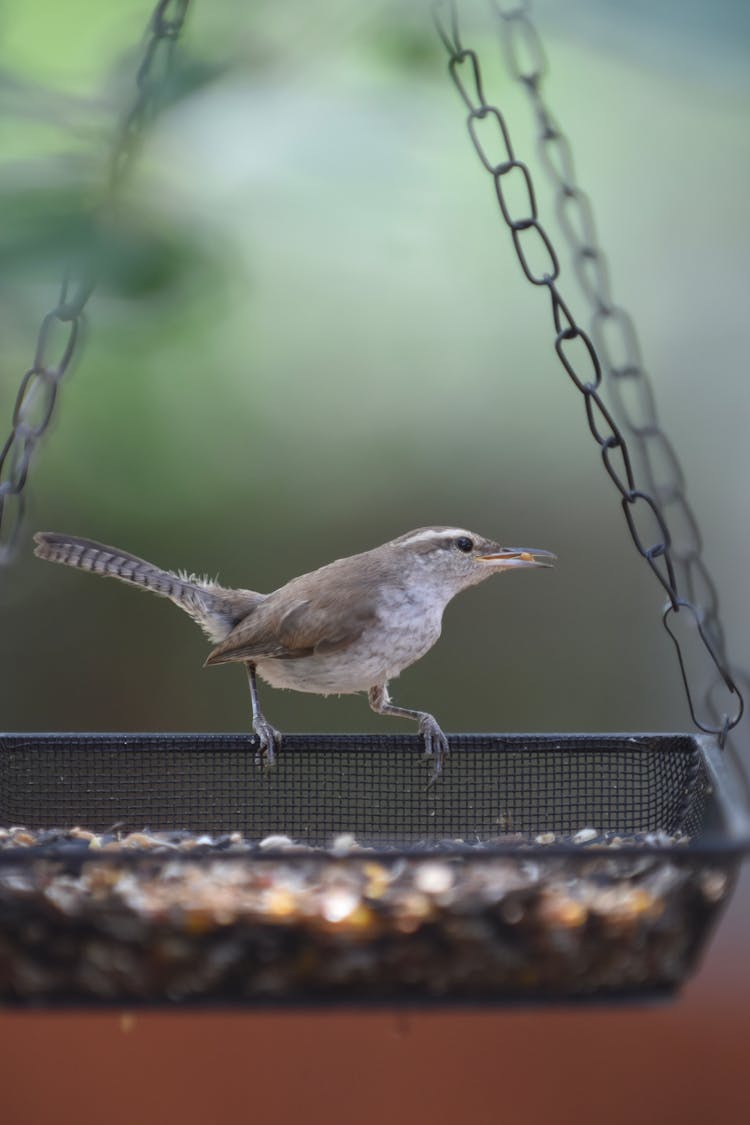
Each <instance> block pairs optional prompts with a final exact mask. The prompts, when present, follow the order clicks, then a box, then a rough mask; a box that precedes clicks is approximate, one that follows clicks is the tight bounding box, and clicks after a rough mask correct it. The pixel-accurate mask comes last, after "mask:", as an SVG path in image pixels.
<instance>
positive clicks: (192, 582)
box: [34, 531, 263, 642]
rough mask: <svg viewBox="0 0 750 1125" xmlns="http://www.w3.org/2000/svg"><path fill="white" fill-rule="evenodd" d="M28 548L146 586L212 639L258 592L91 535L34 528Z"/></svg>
mask: <svg viewBox="0 0 750 1125" xmlns="http://www.w3.org/2000/svg"><path fill="white" fill-rule="evenodd" d="M34 542H35V543H36V547H35V548H34V554H35V555H36V556H37V557H38V558H40V559H46V560H47V561H48V562H56V563H64V564H65V566H72V567H75V568H77V569H78V570H88V571H90V572H91V573H92V574H100V575H102V577H104V578H118V579H119V580H120V581H121V582H126V583H128V585H130V586H139V587H140V588H141V589H143V590H151V591H152V593H154V594H158V595H159V596H160V597H163V598H169V600H170V601H172V602H174V604H175V605H177V606H179V607H180V609H183V610H185V612H186V613H188V614H189V615H190V616H191V617H192V618H193V620H194V621H196V622H197V623H198V625H200V626H201V628H202V629H203V630H204V632H205V633H206V634H207V635H208V637H209V638H210V639H211V640H212V641H214V642H217V641H220V640H223V639H224V637H226V635H227V633H229V632H230V631H231V629H233V628H234V626H235V625H236V624H237V623H238V622H239V621H241V620H242V618H243V617H246V616H247V615H248V613H250V612H251V611H252V610H253V609H254V608H255V606H256V605H258V604H259V603H260V602H261V601H263V595H262V594H257V593H255V591H253V590H227V589H225V588H224V587H222V586H219V585H217V584H216V583H214V582H209V581H208V580H207V579H205V580H199V579H196V578H194V577H192V576H190V577H188V576H187V575H182V574H175V573H174V572H173V571H171V570H162V569H161V567H158V566H154V564H153V563H150V562H147V561H146V560H145V559H141V558H138V556H137V555H131V554H130V553H129V552H128V551H121V550H120V549H119V547H108V546H107V545H106V544H104V543H97V542H96V540H94V539H83V538H79V537H78V536H72V535H60V534H59V533H57V532H55V531H40V532H38V533H37V534H36V535H35V536H34Z"/></svg>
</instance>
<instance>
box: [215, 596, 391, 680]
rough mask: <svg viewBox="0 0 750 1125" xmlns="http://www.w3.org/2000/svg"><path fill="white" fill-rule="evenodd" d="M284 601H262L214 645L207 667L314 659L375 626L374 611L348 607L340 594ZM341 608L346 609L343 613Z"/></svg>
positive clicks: (360, 603) (367, 607) (363, 604)
mask: <svg viewBox="0 0 750 1125" xmlns="http://www.w3.org/2000/svg"><path fill="white" fill-rule="evenodd" d="M282 593H283V594H284V595H285V596H284V597H278V598H277V597H276V595H275V594H269V596H268V597H267V598H266V600H265V601H264V602H263V603H262V604H261V605H260V606H258V608H257V609H255V610H253V611H252V612H251V613H250V614H249V615H248V616H247V617H246V618H245V619H244V620H242V621H240V623H239V624H238V625H237V626H235V628H234V629H233V630H232V631H231V633H229V634H228V635H227V637H225V639H224V640H223V641H222V642H221V644H218V645H217V646H216V648H214V649H213V650H212V652H211V653H210V654H209V656H208V659H207V660H206V664H226V663H228V662H230V661H235V660H253V659H256V660H259V659H265V660H269V659H279V660H294V659H299V658H300V657H303V656H311V655H313V653H321V654H323V653H328V652H336V651H337V650H338V649H341V648H344V647H345V646H346V645H348V644H351V643H352V642H353V641H355V640H356V639H357V638H358V637H359V636H361V634H362V632H363V631H364V629H365V628H366V627H367V625H369V624H370V623H372V622H373V621H374V620H375V606H374V604H372V603H370V602H367V601H357V602H355V603H353V602H352V599H351V598H347V597H344V596H343V595H344V591H343V590H341V589H340V588H338V589H335V590H333V589H332V590H330V591H329V592H325V593H324V592H320V593H319V594H318V596H316V597H315V599H314V600H313V599H308V598H304V597H300V599H299V600H295V601H293V602H292V604H291V605H290V604H289V590H288V588H287V589H286V590H285V591H279V594H280V595H281V594H282ZM342 604H348V605H349V606H350V607H352V608H351V609H348V610H347V611H346V612H345V613H344V612H342Z"/></svg>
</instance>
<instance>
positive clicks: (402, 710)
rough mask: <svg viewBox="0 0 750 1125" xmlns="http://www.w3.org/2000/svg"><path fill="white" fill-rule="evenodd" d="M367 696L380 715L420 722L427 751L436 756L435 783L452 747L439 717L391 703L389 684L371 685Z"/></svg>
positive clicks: (433, 772) (433, 781)
mask: <svg viewBox="0 0 750 1125" xmlns="http://www.w3.org/2000/svg"><path fill="white" fill-rule="evenodd" d="M367 698H368V700H369V703H370V706H371V707H372V709H373V711H376V712H377V713H378V715H395V716H397V717H398V718H402V719H414V721H415V722H417V723H418V724H419V733H420V734H421V735H422V737H423V738H424V748H425V752H426V753H427V754H428V755H430V756H431V757H432V756H434V758H435V767H434V769H433V771H432V777H431V778H430V782H429V784H430V785H434V783H435V782H436V781H437V779H438V777H439V776H440V771H441V770H442V768H443V762H444V760H445V756H446V754H447V753H448V750H449V749H450V747H449V746H448V739H447V738H446V737H445V735H444V734H443V732H442V730H441V729H440V727H439V726H438V722H437V719H435V718H433V716H432V715H430V714H429V713H428V712H427V711H414V710H412V708H410V707H397V706H396V704H395V703H391V697H390V696H389V694H388V685H387V684H377V685H376V686H375V687H371V688H370V690H369V691H368V693H367Z"/></svg>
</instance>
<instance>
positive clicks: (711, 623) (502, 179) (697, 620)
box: [433, 0, 744, 745]
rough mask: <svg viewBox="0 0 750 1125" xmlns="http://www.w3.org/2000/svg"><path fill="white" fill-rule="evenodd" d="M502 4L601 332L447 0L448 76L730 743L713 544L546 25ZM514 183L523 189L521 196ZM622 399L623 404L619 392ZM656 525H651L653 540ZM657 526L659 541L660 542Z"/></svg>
mask: <svg viewBox="0 0 750 1125" xmlns="http://www.w3.org/2000/svg"><path fill="white" fill-rule="evenodd" d="M494 6H495V8H496V10H497V12H498V14H499V15H500V16H501V18H502V19H503V20H505V21H506V23H507V35H506V37H505V46H506V58H507V62H508V68H509V70H510V72H511V74H513V75H514V77H515V78H516V79H517V80H518V81H520V82H522V83H523V84H524V85H525V86H526V87H527V89H528V90H529V91H530V93H531V96H532V98H534V104H535V107H536V108H537V112H538V114H539V120H540V125H541V128H542V140H541V149H542V159H543V163H544V164H545V167H546V168H547V170H548V173H549V175H550V176H551V177H552V179H553V181H554V182H555V183H556V184H557V186H558V189H559V199H560V200H561V202H560V204H559V211H560V213H561V223H562V226H563V230H566V236H567V237H569V240H570V241H571V242H572V244H573V245H574V246H575V248H576V249H577V252H578V253H577V258H576V273H577V275H578V277H579V280H580V281H581V285H582V287H583V290H584V293H586V295H587V296H588V297H589V299H590V301H591V303H592V304H593V305H594V310H595V311H594V316H593V325H592V332H591V335H589V334H588V333H587V332H586V331H585V330H584V329H583V328H582V327H581V326H580V325H579V324H578V323H577V322H576V320H575V319H574V317H573V314H572V312H571V311H570V308H569V307H568V305H567V304H566V303H565V301H564V300H563V298H562V295H561V293H560V291H559V288H558V284H557V283H558V279H559V277H560V263H559V260H558V257H557V253H556V251H555V248H554V246H553V244H552V242H551V240H550V238H549V235H548V234H547V232H546V230H545V229H544V227H543V226H542V224H541V222H540V221H539V218H538V208H537V202H536V194H535V191H534V184H533V180H532V177H531V173H530V172H529V169H528V166H527V165H526V164H525V163H524V161H522V160H519V159H517V157H516V155H515V152H514V149H513V144H512V141H511V137H510V132H509V130H508V126H507V123H506V121H505V118H504V116H503V114H502V112H501V111H500V109H498V107H497V106H495V105H492V104H490V103H489V102H488V101H487V99H486V97H485V93H484V87H483V78H482V71H481V67H480V63H479V58H478V56H477V53H476V51H474V50H471V49H469V48H466V47H464V45H463V42H462V40H461V34H460V31H459V27H458V15H457V10H456V4H455V2H454V0H448V2H445V0H443V2H438V3H436V4H435V5H434V7H433V14H434V19H435V25H436V28H437V32H438V35H439V36H440V39H441V40H442V42H443V45H444V47H445V49H446V51H447V53H448V57H449V61H448V70H449V73H450V75H451V78H452V79H453V82H454V84H455V86H456V89H457V90H458V93H459V95H460V97H461V99H462V101H463V102H464V104H465V106H466V108H467V110H468V117H467V129H468V133H469V137H470V139H471V142H472V145H473V146H474V149H475V150H476V152H477V155H478V156H479V159H480V161H481V162H482V164H483V166H484V168H485V169H486V171H487V172H488V173H489V174H490V175H491V176H492V178H493V182H494V187H495V194H496V196H497V201H498V205H499V208H500V212H501V214H502V217H503V221H504V222H505V224H506V226H507V227H508V229H509V231H510V234H511V238H512V240H513V245H514V248H515V251H516V256H517V258H518V261H519V264H520V266H521V269H522V270H523V273H524V275H525V276H526V278H527V280H528V281H529V282H530V283H531V284H532V285H535V286H539V287H543V288H546V289H547V291H548V293H549V296H550V300H551V306H552V319H553V322H554V327H555V333H556V335H555V339H554V348H555V351H556V353H557V356H558V358H559V360H560V362H561V364H562V366H563V368H564V370H565V371H566V373H567V374H568V376H569V377H570V379H571V380H572V382H573V383H574V385H575V386H576V388H577V389H578V390H579V391H580V393H581V395H582V396H583V400H584V406H585V409H586V418H587V421H588V426H589V430H590V432H591V435H592V437H593V438H594V441H595V442H596V443H597V445H598V446H599V449H600V451H601V455H602V460H603V463H604V467H605V469H606V471H607V473H608V475H609V477H610V479H611V480H612V482H613V484H614V485H615V487H616V488H617V490H618V492H619V493H620V502H621V506H622V510H623V515H624V517H625V520H626V523H627V526H628V530H629V532H630V535H631V538H632V540H633V543H634V544H635V547H636V550H637V551H638V553H639V554H640V555H641V556H642V557H643V558H644V559H645V560H646V563H647V564H648V566H649V567H650V568H651V570H652V571H653V573H654V575H655V577H656V579H657V580H658V581H659V583H660V584H661V586H662V588H663V589H664V591H665V593H666V595H667V598H668V603H667V606H666V609H665V610H664V613H663V624H664V627H665V629H666V630H667V632H668V633H669V635H670V637H671V638H672V640H673V642H674V644H675V647H676V649H677V656H678V662H679V667H680V672H681V675H682V680H683V684H684V687H685V692H686V695H687V701H688V707H689V708H690V714H691V717H692V719H693V722H694V723H695V725H696V726H697V727H699V728H700V729H701V730H703V731H705V732H707V733H710V734H715V735H717V736H718V738H719V741H720V743H721V744H722V745H723V744H724V741H725V739H726V736H727V733H728V732H729V731H730V730H732V729H733V728H734V727H735V726H737V724H738V723H739V721H740V719H741V718H742V713H743V710H744V700H743V698H742V695H741V694H740V692H739V690H738V688H737V686H736V684H735V682H734V680H733V678H732V675H731V673H730V670H729V668H728V664H727V660H726V656H725V653H724V637H723V632H722V630H721V626H720V623H719V619H718V597H717V592H716V587H715V585H714V584H713V582H712V580H711V579H710V576H709V575H708V572H707V570H706V568H705V565H704V564H703V562H702V560H701V558H700V551H701V548H702V542H701V538H700V533H699V530H698V526H697V522H696V519H695V516H694V515H693V512H692V510H691V509H690V508H689V506H688V504H687V501H686V499H685V493H684V477H683V474H682V470H681V468H680V466H679V462H678V461H677V457H676V454H675V453H674V450H673V448H672V446H671V444H670V443H669V441H668V440H667V438H666V436H665V435H664V433H663V432H662V430H661V428H660V426H659V424H658V420H657V417H656V411H655V404H654V399H653V394H652V392H651V388H650V385H649V384H648V381H647V379H646V378H645V372H644V369H643V365H642V363H641V359H640V349H639V345H638V340H637V336H636V333H635V328H634V326H633V323H632V321H631V319H630V317H629V316H628V314H627V313H626V312H625V311H624V310H623V309H620V308H619V307H618V306H616V305H614V303H613V301H612V299H611V295H610V289H609V276H608V272H607V268H606V263H605V261H604V258H603V255H602V253H601V251H600V250H599V248H598V246H597V243H596V239H595V229H594V222H593V216H592V213H591V208H590V206H589V204H588V200H587V199H586V197H585V195H584V194H583V192H581V191H580V189H579V188H578V187H577V185H576V183H575V172H574V167H573V159H572V154H571V150H570V146H569V144H568V141H567V139H566V138H565V137H564V136H563V135H562V133H561V132H560V130H559V129H558V128H557V126H556V125H555V123H554V121H553V119H552V117H551V115H550V114H549V112H548V111H547V107H546V105H545V104H544V103H543V102H542V100H541V95H540V93H539V85H540V82H541V79H542V77H543V75H544V73H545V70H546V59H545V56H544V51H543V48H542V45H541V41H540V39H539V36H538V34H537V32H536V29H535V28H534V27H533V25H532V24H531V22H530V20H529V19H528V15H527V12H528V2H523V3H521V4H516V5H515V6H514V7H513V9H511V10H509V11H507V12H506V11H505V10H504V9H501V8H500V6H499V5H497V4H495V5H494ZM513 179H515V181H516V183H515V184H514V185H513V189H511V186H510V185H511V184H512V181H513ZM521 189H522V190H521ZM519 194H521V195H522V196H523V198H524V200H525V205H524V207H523V208H521V209H520V210H519V209H517V210H516V211H515V212H514V211H512V210H511V207H510V202H509V200H510V199H511V198H516V199H517V198H518V196H519ZM576 222H577V224H578V227H579V230H580V233H579V234H575V233H571V234H570V235H568V231H570V232H575V225H574V224H575V223H576ZM540 262H541V263H542V264H541V265H540V264H539V263H540ZM608 334H609V336H610V337H611V336H616V335H617V334H619V344H620V352H619V358H617V352H616V351H615V349H614V347H613V343H614V341H613V340H612V339H611V338H608ZM600 356H602V357H603V363H604V368H605V370H606V371H607V373H608V374H610V373H611V376H612V385H613V386H616V387H617V386H619V385H620V384H621V383H622V382H623V381H624V380H627V379H632V380H634V379H636V377H637V378H638V387H639V390H638V392H637V394H638V396H639V403H640V409H641V415H640V418H638V416H637V415H634V414H631V413H629V412H628V410H627V409H626V410H623V416H624V419H625V421H624V423H623V425H624V428H627V429H628V430H629V431H630V433H631V436H632V437H633V438H634V439H635V441H636V443H638V444H640V445H642V446H644V447H646V443H647V442H652V443H653V445H652V448H653V449H654V450H656V449H658V450H659V452H660V454H661V455H662V457H663V459H664V460H665V461H666V463H667V465H668V466H669V468H670V472H671V476H669V477H668V478H667V482H666V484H661V483H660V484H657V482H656V481H655V479H654V477H655V470H654V464H655V459H654V458H649V459H647V458H646V457H644V463H645V464H646V465H647V466H648V468H647V473H646V475H647V483H648V489H646V488H643V487H639V485H638V482H637V480H636V475H635V471H634V469H633V463H632V458H631V454H630V450H629V448H628V445H627V443H626V441H625V437H624V435H623V432H622V430H621V429H620V426H619V425H618V423H617V422H616V420H615V418H614V417H613V414H612V413H611V412H610V410H609V409H608V408H607V406H606V404H605V402H604V401H603V398H602V395H601V393H600V388H601V383H602V360H600ZM618 380H619V382H618ZM615 397H616V398H617V394H616V395H615ZM618 405H624V396H623V403H618ZM654 456H656V454H655V455H654ZM670 503H671V504H679V507H680V515H681V516H682V520H683V525H684V527H686V528H687V535H686V538H685V543H684V544H683V545H682V547H680V548H675V547H674V546H673V543H672V537H671V535H670V531H669V527H668V522H667V519H666V517H665V515H664V512H663V510H662V506H663V505H664V506H666V505H667V504H670ZM647 527H648V528H651V532H650V533H648V534H647V532H646V528H647ZM654 531H655V537H653V538H652V536H654ZM649 540H651V541H649ZM678 575H679V577H678ZM698 578H699V579H700V582H701V583H702V585H703V588H704V596H703V599H702V605H703V607H704V608H699V605H696V600H697V597H696V589H697V586H698ZM683 583H684V593H683ZM699 604H701V603H699ZM681 612H682V613H684V615H685V616H686V617H689V618H691V619H692V621H693V622H694V624H695V626H696V629H695V635H696V636H697V637H698V638H699V639H700V642H701V645H702V647H703V650H704V654H705V655H707V656H708V659H709V660H710V662H711V664H712V665H713V668H714V669H715V671H716V673H717V674H718V676H719V678H720V680H721V682H722V683H723V684H724V686H725V687H726V689H727V691H728V692H729V693H730V694H731V695H732V696H734V697H735V708H734V712H733V714H731V715H730V714H727V713H723V714H721V716H720V719H719V720H717V721H716V722H714V723H713V724H711V723H710V722H708V721H704V720H702V719H701V718H699V716H698V714H697V711H696V707H695V702H694V698H693V692H692V690H691V684H690V678H689V674H688V670H687V660H686V654H685V653H684V652H683V645H682V643H681V642H680V640H679V639H678V637H677V635H676V633H675V632H674V631H673V625H674V622H673V620H672V617H673V615H674V614H679V613H681Z"/></svg>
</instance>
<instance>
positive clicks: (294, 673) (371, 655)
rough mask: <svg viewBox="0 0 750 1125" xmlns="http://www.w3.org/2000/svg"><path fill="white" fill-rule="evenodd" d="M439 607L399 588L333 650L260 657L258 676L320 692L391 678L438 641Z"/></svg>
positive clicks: (366, 685) (277, 684)
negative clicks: (355, 634) (370, 619)
mask: <svg viewBox="0 0 750 1125" xmlns="http://www.w3.org/2000/svg"><path fill="white" fill-rule="evenodd" d="M442 610H443V607H442V605H437V604H435V603H434V602H432V600H427V601H425V600H424V599H420V598H419V597H418V596H416V597H409V596H407V595H401V594H400V593H399V592H398V591H397V592H394V593H390V594H386V595H384V597H383V598H382V599H381V602H380V604H379V605H378V609H377V613H376V616H375V620H374V621H373V622H372V623H371V624H369V625H367V626H366V627H365V629H364V630H363V631H362V633H361V634H360V636H359V637H357V638H356V639H355V640H353V641H352V642H351V643H350V644H348V645H345V646H343V647H342V648H340V649H338V650H336V651H334V652H323V653H312V654H311V655H310V656H303V657H297V658H295V659H273V660H259V661H258V663H257V668H258V672H259V674H260V675H261V676H262V677H263V679H264V680H266V681H267V682H268V683H269V684H271V686H272V687H280V688H291V689H292V690H293V691H304V692H314V693H316V694H319V695H334V694H348V693H351V692H357V691H367V689H368V688H371V687H373V686H374V685H375V684H380V683H384V682H385V681H387V680H389V679H393V678H394V677H395V676H397V675H398V674H399V673H400V672H402V671H403V670H404V668H408V667H409V665H410V664H413V663H414V662H415V661H417V660H419V659H420V657H422V656H424V654H425V653H426V652H428V651H429V649H431V648H432V646H433V645H434V644H435V642H436V641H437V639H438V637H439V636H440V629H441V622H442Z"/></svg>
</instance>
